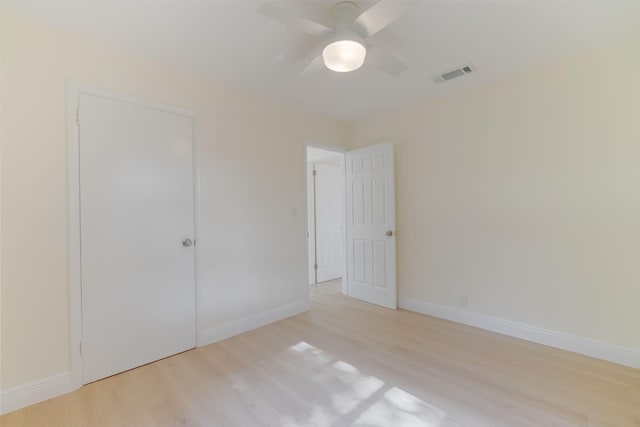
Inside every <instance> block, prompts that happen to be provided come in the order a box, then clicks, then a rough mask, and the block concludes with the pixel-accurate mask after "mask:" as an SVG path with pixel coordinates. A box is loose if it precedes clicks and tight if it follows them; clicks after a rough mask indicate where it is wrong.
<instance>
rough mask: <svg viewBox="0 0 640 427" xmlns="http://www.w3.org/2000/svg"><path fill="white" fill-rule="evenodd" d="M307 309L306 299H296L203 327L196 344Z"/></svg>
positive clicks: (234, 333)
mask: <svg viewBox="0 0 640 427" xmlns="http://www.w3.org/2000/svg"><path fill="white" fill-rule="evenodd" d="M307 310H309V301H308V300H303V301H297V302H294V303H292V304H289V305H285V306H283V307H278V308H275V309H273V310H269V311H263V312H262V313H258V314H255V315H253V316H249V317H245V318H244V319H240V320H235V321H233V322H229V323H225V324H223V325H220V326H216V327H214V328H209V329H205V330H204V331H203V333H202V337H201V339H200V340H199V342H198V346H199V347H201V346H204V345H208V344H213V343H214V342H218V341H222V340H223V339H225V338H229V337H232V336H234V335H238V334H241V333H243V332H247V331H250V330H252V329H256V328H259V327H260V326H264V325H268V324H269V323H273V322H277V321H278V320H282V319H285V318H287V317H291V316H295V315H296V314H299V313H303V312H305V311H307Z"/></svg>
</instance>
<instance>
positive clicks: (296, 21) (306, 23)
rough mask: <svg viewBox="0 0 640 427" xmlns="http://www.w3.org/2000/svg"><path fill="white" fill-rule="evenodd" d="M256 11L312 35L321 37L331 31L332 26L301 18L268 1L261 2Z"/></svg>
mask: <svg viewBox="0 0 640 427" xmlns="http://www.w3.org/2000/svg"><path fill="white" fill-rule="evenodd" d="M258 12H260V13H261V14H263V15H265V16H268V17H269V18H272V19H275V20H276V21H280V22H283V23H285V24H287V25H289V26H290V27H293V28H295V29H297V30H299V31H302V32H303V33H307V34H311V35H314V36H319V37H323V36H326V35H327V34H329V33H331V32H333V29H332V28H329V27H327V26H325V25H322V24H319V23H317V22H314V21H311V20H309V19H306V18H303V17H301V16H297V15H294V14H293V13H291V12H290V11H288V10H287V9H284V8H281V7H279V6H275V5H273V4H270V3H263V4H262V6H260V8H259V9H258Z"/></svg>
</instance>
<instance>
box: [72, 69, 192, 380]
mask: <svg viewBox="0 0 640 427" xmlns="http://www.w3.org/2000/svg"><path fill="white" fill-rule="evenodd" d="M82 93H84V94H87V95H93V96H99V97H102V98H108V99H113V100H116V101H121V102H126V103H129V104H133V105H137V106H141V107H146V108H151V109H154V110H159V111H163V112H167V113H172V114H177V115H182V116H186V117H189V118H191V119H192V123H193V185H194V239H197V236H198V230H199V208H200V197H199V195H200V188H199V182H200V174H199V168H198V164H199V154H200V153H199V151H200V150H199V144H198V119H197V115H196V114H195V113H194V112H192V111H188V110H185V109H182V108H177V107H172V106H167V105H162V104H156V103H153V102H149V101H146V100H144V99H140V98H135V97H131V96H127V95H121V94H118V93H113V92H109V91H106V90H102V89H99V88H95V87H90V86H85V85H81V84H77V83H75V82H71V81H67V191H68V212H67V228H68V234H67V236H68V257H69V355H70V364H71V366H70V372H71V388H72V389H77V388H80V387H81V386H82V355H81V353H80V344H81V340H82V294H81V291H82V286H81V281H82V274H81V273H82V272H81V263H80V256H81V251H80V143H79V130H78V100H79V98H80V94H82ZM196 241H197V240H196ZM194 250H195V260H196V261H195V282H196V283H195V291H196V292H195V294H196V301H195V310H196V331H195V332H196V345H199V343H200V342H201V339H202V334H201V333H200V327H199V322H198V312H199V310H198V308H199V307H198V301H197V300H198V293H199V292H198V283H199V282H200V280H199V274H198V262H197V260H198V247H197V245H195V246H194Z"/></svg>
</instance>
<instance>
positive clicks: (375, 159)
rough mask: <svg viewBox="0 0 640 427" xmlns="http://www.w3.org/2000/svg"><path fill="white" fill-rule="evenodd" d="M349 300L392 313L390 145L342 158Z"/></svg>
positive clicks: (394, 299) (393, 266) (392, 176)
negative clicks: (354, 299) (372, 304)
mask: <svg viewBox="0 0 640 427" xmlns="http://www.w3.org/2000/svg"><path fill="white" fill-rule="evenodd" d="M346 190H347V197H346V202H347V209H346V211H347V279H348V280H347V292H348V295H349V296H351V297H354V298H358V299H361V300H364V301H367V302H371V303H374V304H378V305H382V306H385V307H389V308H394V309H395V308H397V290H396V237H395V226H396V215H395V174H394V163H393V145H392V144H391V143H384V144H379V145H374V146H371V147H365V148H362V149H359V150H354V151H349V152H348V153H347V156H346Z"/></svg>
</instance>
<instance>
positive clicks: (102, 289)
mask: <svg viewBox="0 0 640 427" xmlns="http://www.w3.org/2000/svg"><path fill="white" fill-rule="evenodd" d="M79 105H80V109H79V119H80V120H79V130H80V133H79V135H80V206H81V208H80V215H81V254H82V261H81V265H82V366H83V382H84V383H85V384H86V383H89V382H92V381H95V380H98V379H101V378H104V377H107V376H110V375H113V374H116V373H118V372H122V371H125V370H128V369H131V368H134V367H136V366H140V365H143V364H146V363H149V362H152V361H154V360H157V359H160V358H163V357H166V356H169V355H172V354H175V353H179V352H181V351H184V350H187V349H190V348H192V347H194V346H195V343H196V342H195V274H194V273H195V262H194V259H195V258H194V255H195V254H194V247H193V245H192V244H190V242H192V241H193V239H194V190H193V188H194V174H193V123H192V122H193V120H192V118H190V117H187V116H183V115H178V114H173V113H169V112H165V111H160V110H158V109H152V108H147V107H143V106H140V105H134V104H131V103H127V102H122V101H118V100H114V99H109V98H103V97H98V96H93V95H87V94H81V95H80V99H79Z"/></svg>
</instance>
